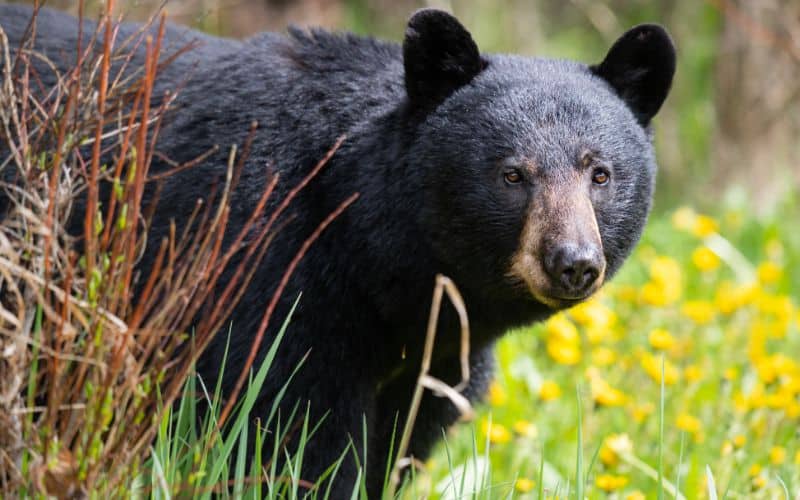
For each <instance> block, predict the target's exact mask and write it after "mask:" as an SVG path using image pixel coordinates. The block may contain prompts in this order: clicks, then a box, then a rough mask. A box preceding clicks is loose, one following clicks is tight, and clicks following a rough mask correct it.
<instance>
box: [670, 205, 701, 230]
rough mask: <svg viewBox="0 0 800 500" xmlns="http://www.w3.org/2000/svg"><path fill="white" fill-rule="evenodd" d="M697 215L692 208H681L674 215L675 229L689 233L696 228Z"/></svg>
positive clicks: (673, 224)
mask: <svg viewBox="0 0 800 500" xmlns="http://www.w3.org/2000/svg"><path fill="white" fill-rule="evenodd" d="M696 218H697V213H695V211H694V210H693V209H691V208H690V207H680V208H679V209H677V210H675V212H673V214H672V226H673V227H675V229H679V230H681V231H686V232H689V231H691V230H692V227H694V223H695V219H696Z"/></svg>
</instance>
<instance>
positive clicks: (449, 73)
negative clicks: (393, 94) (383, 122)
mask: <svg viewBox="0 0 800 500" xmlns="http://www.w3.org/2000/svg"><path fill="white" fill-rule="evenodd" d="M403 64H404V66H405V83H406V92H407V93H408V98H409V101H410V102H411V105H412V106H413V107H414V108H416V109H417V110H423V111H429V110H431V109H433V108H435V107H436V106H438V105H439V104H441V102H442V101H444V100H445V99H446V98H447V97H448V96H449V95H450V94H452V93H453V92H454V91H455V90H456V89H458V88H459V87H461V86H463V85H466V84H467V83H469V82H470V80H472V79H473V78H474V77H475V75H477V74H478V73H480V72H481V70H482V69H483V68H484V66H485V63H484V61H483V60H482V59H481V55H480V52H479V51H478V46H477V45H476V44H475V41H474V40H473V39H472V35H470V34H469V32H468V31H467V30H466V29H465V28H464V26H462V25H461V23H460V22H458V19H456V18H455V17H453V16H452V15H450V14H448V13H447V12H444V11H441V10H436V9H422V10H418V11H417V12H415V13H414V15H412V16H411V19H409V21H408V27H407V28H406V34H405V39H404V40H403Z"/></svg>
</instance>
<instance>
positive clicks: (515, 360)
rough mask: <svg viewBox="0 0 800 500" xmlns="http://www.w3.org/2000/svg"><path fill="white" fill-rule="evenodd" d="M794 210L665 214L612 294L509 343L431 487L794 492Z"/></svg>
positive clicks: (424, 484) (798, 394)
mask: <svg viewBox="0 0 800 500" xmlns="http://www.w3.org/2000/svg"><path fill="white" fill-rule="evenodd" d="M785 209H786V210H785V211H782V212H781V213H782V214H783V217H779V216H775V217H772V218H767V219H765V220H764V221H762V222H757V221H755V220H754V219H753V218H752V217H750V216H749V213H748V211H747V210H746V209H738V210H728V211H725V212H724V213H720V214H719V216H718V217H709V216H706V215H702V214H698V213H696V212H695V211H693V210H692V209H690V208H679V209H677V210H676V211H674V212H673V213H671V214H668V215H666V216H662V217H656V218H655V219H654V220H652V221H651V223H650V225H649V227H648V229H647V231H646V234H645V236H644V238H643V241H642V243H641V245H640V246H639V247H638V249H637V250H636V251H635V252H634V255H633V256H632V257H631V259H630V260H629V262H628V263H627V264H626V265H625V266H624V268H623V270H622V271H621V273H620V275H619V276H617V277H616V278H615V279H614V280H613V282H612V283H610V284H609V285H608V286H606V287H605V288H604V290H603V292H602V293H601V294H600V295H599V296H597V297H596V298H594V299H593V300H591V301H590V302H588V303H585V304H582V305H579V306H577V307H575V308H573V309H571V310H569V311H567V312H565V313H562V314H559V315H557V316H555V317H553V318H552V319H550V320H549V321H548V322H547V323H546V324H542V325H536V326H533V327H531V328H527V329H525V330H523V331H519V332H515V333H513V334H512V335H510V336H509V337H507V338H506V339H504V340H503V341H501V342H500V343H499V345H498V349H497V354H498V359H499V370H498V374H497V379H496V382H495V383H494V384H493V385H492V388H491V391H490V394H489V396H488V401H487V404H486V405H485V406H484V407H483V408H482V409H481V410H480V411H479V416H478V418H477V421H476V422H475V424H474V425H463V426H461V427H458V428H457V429H456V430H454V431H452V432H450V433H449V435H448V436H447V446H446V447H445V446H442V447H440V449H439V452H438V453H437V454H436V455H435V457H434V458H432V459H431V460H429V461H428V463H427V469H428V473H427V474H422V475H421V476H419V479H418V485H417V487H418V488H419V489H420V490H419V491H424V490H425V489H426V488H431V489H432V492H433V493H434V496H442V497H445V498H452V497H453V496H454V495H453V492H456V493H457V494H458V495H457V496H461V495H464V494H466V493H468V492H469V491H471V489H472V485H473V484H476V485H479V486H480V485H481V484H482V485H483V486H482V487H479V488H478V489H479V490H481V491H482V493H481V494H480V495H479V496H482V497H484V496H485V497H491V498H507V497H508V495H513V496H514V497H519V498H538V495H539V494H540V493H542V492H543V493H544V494H545V496H546V497H547V498H551V497H561V498H567V497H568V498H579V497H580V495H578V496H576V492H577V491H578V490H577V489H578V488H579V487H583V485H585V490H584V492H585V494H586V496H588V497H589V498H604V497H605V495H606V494H608V495H609V496H610V497H612V498H625V499H631V500H633V499H639V498H657V497H658V498H660V497H661V495H662V494H664V495H666V497H668V498H672V497H674V496H675V490H676V489H677V490H678V491H679V492H680V493H679V494H682V495H683V497H684V498H704V497H709V496H710V495H711V489H710V488H714V487H713V486H712V487H710V486H709V485H710V483H711V481H713V484H714V485H715V491H716V492H717V493H718V494H719V497H720V498H723V496H725V495H726V496H727V498H784V496H785V497H786V498H794V497H795V495H797V494H798V492H800V446H798V443H799V442H800V440H798V422H800V361H798V358H797V355H796V353H798V352H800V313H799V312H798V307H797V306H798V296H797V290H796V289H792V283H797V282H798V278H800V276H798V271H799V270H800V262H798V260H800V238H799V237H798V234H797V233H796V232H795V231H794V230H793V223H792V219H793V218H791V217H786V214H787V213H793V212H794V210H793V207H785ZM662 373H663V382H664V384H663V391H664V393H663V398H662V396H661V389H662V384H661V379H662ZM662 402H663V417H662V410H661V404H662ZM662 423H663V430H662V428H661V424H662ZM579 433H580V434H579ZM579 436H580V437H579ZM487 448H488V453H487V451H486V450H487ZM579 449H580V453H581V463H580V465H579V462H578V454H577V451H578V450H579ZM476 463H477V467H475V464H476ZM659 473H661V474H662V475H663V479H662V481H661V482H660V481H659ZM481 474H485V476H484V477H483V478H481ZM481 481H483V483H482V482H481ZM579 484H580V485H581V486H579ZM487 485H488V488H487ZM660 485H661V486H660ZM788 492H791V495H790V494H789V493H788ZM679 498H680V497H679Z"/></svg>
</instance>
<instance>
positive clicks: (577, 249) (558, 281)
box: [544, 243, 604, 298]
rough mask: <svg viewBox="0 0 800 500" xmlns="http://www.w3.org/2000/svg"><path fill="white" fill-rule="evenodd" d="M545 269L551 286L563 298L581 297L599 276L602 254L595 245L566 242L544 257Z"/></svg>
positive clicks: (602, 264)
mask: <svg viewBox="0 0 800 500" xmlns="http://www.w3.org/2000/svg"><path fill="white" fill-rule="evenodd" d="M544 264H545V266H544V267H545V270H546V271H547V274H548V275H549V277H550V282H551V283H552V285H553V287H554V288H555V289H557V290H559V291H560V292H561V294H563V296H564V298H582V297H583V296H584V295H586V293H587V292H588V291H589V289H590V288H591V287H592V285H594V284H595V282H596V281H597V279H598V278H599V277H600V273H601V272H602V269H603V267H604V263H603V255H602V253H601V252H600V249H599V248H598V247H597V246H595V245H576V244H571V243H566V244H562V245H559V246H557V247H556V248H555V249H554V250H553V251H552V252H550V254H549V255H548V257H547V258H545V262H544Z"/></svg>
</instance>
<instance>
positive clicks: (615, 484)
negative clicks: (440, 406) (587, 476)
mask: <svg viewBox="0 0 800 500" xmlns="http://www.w3.org/2000/svg"><path fill="white" fill-rule="evenodd" d="M595 484H596V485H597V487H598V488H600V489H601V490H603V491H605V492H607V493H611V492H612V491H617V490H620V489H622V488H624V487H625V485H627V484H628V478H627V477H625V476H615V475H613V474H600V475H599V476H597V479H596V480H595Z"/></svg>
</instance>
